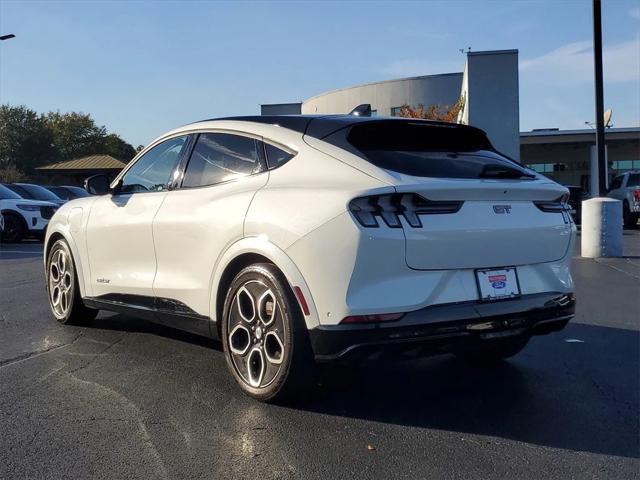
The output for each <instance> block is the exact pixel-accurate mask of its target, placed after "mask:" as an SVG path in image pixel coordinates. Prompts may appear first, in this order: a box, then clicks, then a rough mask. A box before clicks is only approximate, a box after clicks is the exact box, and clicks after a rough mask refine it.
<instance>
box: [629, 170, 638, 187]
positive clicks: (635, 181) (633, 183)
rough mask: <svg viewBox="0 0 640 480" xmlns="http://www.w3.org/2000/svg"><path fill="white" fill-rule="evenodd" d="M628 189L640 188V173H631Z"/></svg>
mask: <svg viewBox="0 0 640 480" xmlns="http://www.w3.org/2000/svg"><path fill="white" fill-rule="evenodd" d="M627 187H640V173H631V174H630V175H629V180H628V181H627Z"/></svg>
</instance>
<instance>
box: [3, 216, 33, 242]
mask: <svg viewBox="0 0 640 480" xmlns="http://www.w3.org/2000/svg"><path fill="white" fill-rule="evenodd" d="M3 216H4V231H3V232H2V241H3V242H5V243H18V242H20V241H22V239H23V238H24V236H25V233H26V231H27V227H26V226H25V224H24V221H23V220H22V218H20V217H19V216H18V215H16V214H15V213H3Z"/></svg>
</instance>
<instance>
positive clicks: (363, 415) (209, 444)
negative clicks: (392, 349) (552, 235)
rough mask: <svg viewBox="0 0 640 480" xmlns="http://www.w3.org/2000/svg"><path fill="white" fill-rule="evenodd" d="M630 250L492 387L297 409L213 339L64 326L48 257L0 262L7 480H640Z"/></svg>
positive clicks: (386, 384)
mask: <svg viewBox="0 0 640 480" xmlns="http://www.w3.org/2000/svg"><path fill="white" fill-rule="evenodd" d="M578 248H579V246H578ZM625 249H626V251H625V254H626V255H627V256H626V257H625V258H618V259H600V260H597V261H596V260H587V259H582V258H580V257H577V256H576V258H575V259H574V264H573V271H574V276H575V280H576V283H577V289H576V295H577V298H578V307H577V315H576V318H575V319H574V320H573V321H572V323H570V324H569V326H568V327H567V328H566V329H565V330H564V331H562V332H558V333H554V334H551V335H547V336H544V337H537V338H534V339H533V340H532V341H531V343H530V345H529V346H528V347H527V349H526V350H525V351H524V352H522V353H521V354H520V355H518V356H517V357H515V358H514V359H512V360H510V361H509V362H506V363H504V365H502V366H500V367H499V368H497V369H495V370H482V369H475V368H468V367H465V366H464V365H462V364H460V363H459V362H457V361H455V360H454V359H453V358H449V357H435V358H429V359H423V360H415V361H410V362H402V363H400V362H398V363H394V364H371V365H367V366H363V367H334V368H331V369H328V370H326V371H325V372H324V374H323V377H322V380H321V386H320V388H319V391H318V394H317V396H316V397H315V398H314V399H313V400H310V401H307V402H305V403H303V404H300V405H296V406H289V407H283V406H272V405H263V404H260V403H257V402H255V401H252V400H250V399H249V398H247V397H245V396H243V395H242V394H241V393H240V391H239V390H238V389H237V388H236V387H235V385H234V384H233V381H232V379H231V377H230V375H228V374H227V370H226V365H225V362H224V358H223V356H222V353H221V348H220V345H219V344H216V343H212V342H211V341H209V340H207V339H203V338H199V337H196V336H193V335H189V334H185V333H181V332H178V331H174V330H171V329H168V328H164V327H160V326H156V325H153V324H150V323H146V322H144V321H141V320H138V319H135V318H131V317H126V316H123V315H114V314H108V313H101V314H100V315H99V316H98V318H97V319H96V320H95V321H94V322H92V324H91V325H89V326H87V327H67V326H61V325H58V324H57V323H56V322H55V321H53V320H52V319H51V317H50V315H49V311H48V306H47V300H46V294H45V288H44V282H43V268H42V260H41V258H42V257H41V245H40V244H29V243H25V244H21V245H1V246H0V478H2V479H18V478H29V479H36V478H145V479H148V478H242V479H249V478H259V479H270V478H323V479H337V478H360V479H362V478H385V479H386V478H394V479H395V478H443V477H447V478H465V479H469V478H491V477H492V478H505V477H506V478H516V477H521V478H547V477H548V478H551V477H553V478H624V479H626V478H638V477H640V473H639V472H640V445H639V438H640V425H639V412H640V403H639V402H640V400H639V392H640V374H639V373H640V369H639V367H640V365H639V362H640V333H639V329H640V231H638V230H635V231H627V232H625Z"/></svg>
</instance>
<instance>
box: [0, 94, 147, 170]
mask: <svg viewBox="0 0 640 480" xmlns="http://www.w3.org/2000/svg"><path fill="white" fill-rule="evenodd" d="M94 154H107V155H111V156H112V157H115V158H117V159H118V160H122V161H124V162H128V161H129V160H131V159H132V158H133V157H134V156H135V154H136V150H135V149H134V148H133V146H132V145H130V144H129V143H127V142H125V141H124V140H122V138H120V137H119V136H118V135H116V134H115V133H111V134H108V133H107V129H106V128H105V127H104V126H98V125H96V123H95V121H94V120H93V118H91V115H89V114H86V113H82V112H69V113H61V112H49V113H47V114H46V115H40V114H38V113H37V112H35V111H33V110H30V109H28V108H27V107H25V106H18V107H12V106H9V105H2V106H0V171H2V172H4V173H3V174H2V175H4V176H6V178H9V177H10V178H19V179H22V177H21V176H26V177H29V176H31V175H33V174H34V173H35V168H36V167H39V166H42V165H46V164H49V163H53V162H58V161H65V160H71V159H74V158H79V157H84V156H87V155H94ZM3 178H5V177H3ZM7 181H8V180H7ZM13 181H15V180H13Z"/></svg>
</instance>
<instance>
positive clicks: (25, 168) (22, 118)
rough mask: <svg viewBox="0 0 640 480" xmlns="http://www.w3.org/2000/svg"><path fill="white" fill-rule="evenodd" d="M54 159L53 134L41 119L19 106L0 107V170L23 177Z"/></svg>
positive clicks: (55, 155) (31, 111)
mask: <svg viewBox="0 0 640 480" xmlns="http://www.w3.org/2000/svg"><path fill="white" fill-rule="evenodd" d="M56 157H57V154H56V150H55V148H54V145H53V134H52V133H51V130H49V128H48V126H47V123H46V122H45V121H44V119H43V118H42V116H41V115H38V113H36V112H34V111H33V110H31V109H28V108H27V107H25V106H23V105H21V106H17V107H12V106H9V105H1V106H0V168H2V169H7V168H8V167H10V166H13V167H14V169H15V170H17V171H21V172H23V173H25V174H27V175H29V174H31V173H32V172H33V169H34V168H35V167H37V166H39V165H43V164H45V163H49V162H51V161H52V160H54V159H55V158H56Z"/></svg>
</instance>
